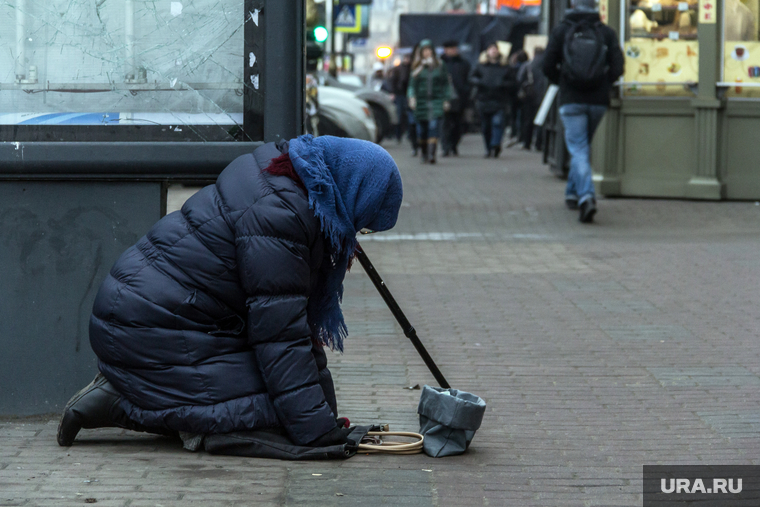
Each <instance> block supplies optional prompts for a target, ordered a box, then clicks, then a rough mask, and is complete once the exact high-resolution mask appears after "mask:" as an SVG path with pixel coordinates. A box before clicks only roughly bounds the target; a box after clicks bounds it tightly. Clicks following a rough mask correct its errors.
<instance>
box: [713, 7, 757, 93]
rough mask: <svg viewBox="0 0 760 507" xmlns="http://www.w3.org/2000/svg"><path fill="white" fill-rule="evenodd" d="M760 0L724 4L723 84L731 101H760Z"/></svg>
mask: <svg viewBox="0 0 760 507" xmlns="http://www.w3.org/2000/svg"><path fill="white" fill-rule="evenodd" d="M759 14H760V0H746V1H745V0H724V15H723V23H724V26H723V40H724V43H723V82H722V83H720V85H722V86H723V87H725V88H726V96H727V97H729V98H731V99H741V98H750V99H751V98H754V99H757V98H760V42H758V30H759V29H760V23H758V21H759V20H758V15H759Z"/></svg>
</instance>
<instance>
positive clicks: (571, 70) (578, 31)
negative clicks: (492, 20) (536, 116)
mask: <svg viewBox="0 0 760 507" xmlns="http://www.w3.org/2000/svg"><path fill="white" fill-rule="evenodd" d="M572 7H573V9H572V10H571V11H570V12H569V13H568V14H567V15H566V16H565V18H564V19H563V20H562V22H561V23H560V25H559V26H557V27H556V28H555V29H554V30H553V31H552V33H551V36H550V37H549V43H548V44H547V47H546V52H545V54H544V73H545V74H546V77H547V78H549V80H550V81H551V82H553V83H558V84H559V115H560V118H561V119H562V124H563V125H564V127H565V144H566V145H567V150H568V151H569V152H570V173H569V175H568V178H567V189H566V190H565V203H566V204H567V206H568V207H569V208H570V209H580V216H579V218H580V221H581V222H584V223H590V222H593V220H594V215H595V214H596V194H595V192H594V183H593V181H592V175H591V162H590V159H589V155H590V153H589V151H590V145H591V140H592V139H593V137H594V132H595V131H596V128H597V127H598V126H599V122H600V121H601V120H602V117H603V116H604V113H605V112H606V111H607V108H608V107H609V105H610V92H611V91H612V85H613V83H614V82H615V81H616V80H617V79H618V78H619V77H620V76H621V75H622V74H623V52H622V51H621V50H620V44H619V43H618V39H617V35H616V34H615V32H614V31H613V30H612V28H610V27H608V26H606V25H604V24H603V23H602V21H601V19H600V17H599V12H598V11H597V10H596V2H595V0H573V1H572Z"/></svg>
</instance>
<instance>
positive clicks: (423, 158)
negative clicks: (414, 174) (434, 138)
mask: <svg viewBox="0 0 760 507" xmlns="http://www.w3.org/2000/svg"><path fill="white" fill-rule="evenodd" d="M419 145H420V151H421V154H420V163H421V164H426V163H427V161H428V143H427V139H422V140H420V141H419Z"/></svg>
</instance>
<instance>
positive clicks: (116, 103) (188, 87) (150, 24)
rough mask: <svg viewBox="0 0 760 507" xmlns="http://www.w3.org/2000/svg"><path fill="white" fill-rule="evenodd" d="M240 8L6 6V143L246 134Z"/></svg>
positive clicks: (1, 41)
mask: <svg viewBox="0 0 760 507" xmlns="http://www.w3.org/2000/svg"><path fill="white" fill-rule="evenodd" d="M244 10H245V9H244V4H243V0H181V1H169V0H166V1H161V2H155V1H151V0H121V1H115V2H108V1H97V2H96V1H91V0H9V1H6V2H0V49H2V51H0V134H2V135H0V138H2V139H0V140H8V139H5V138H6V137H7V135H6V134H7V133H8V132H11V133H12V134H13V136H15V137H14V138H15V139H16V140H19V139H21V140H71V141H74V140H79V141H88V140H165V141H204V140H209V141H235V140H242V137H241V136H240V131H241V125H242V122H243V108H244V97H243V95H244V94H243V72H244V59H243V53H244V24H245V23H244V22H245V17H244ZM246 63H247V62H246ZM42 127H44V129H43V128H42ZM35 129H36V130H35ZM43 130H44V131H45V132H46V133H45V134H44V135H41V134H39V135H38V134H35V133H34V132H35V131H38V132H42V131H43Z"/></svg>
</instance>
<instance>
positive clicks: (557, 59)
mask: <svg viewBox="0 0 760 507" xmlns="http://www.w3.org/2000/svg"><path fill="white" fill-rule="evenodd" d="M579 21H590V22H600V19H599V13H598V12H582V11H578V12H574V11H571V12H570V13H569V14H567V16H565V19H563V20H562V23H560V24H559V25H558V26H557V27H556V28H555V29H554V30H552V33H551V35H550V36H549V43H548V44H547V45H546V51H545V52H544V64H543V65H544V74H546V77H547V78H549V81H551V82H552V83H556V84H559V105H560V106H562V105H565V104H594V105H601V106H609V105H610V92H611V91H612V84H613V83H614V82H615V81H617V79H618V78H619V77H620V76H622V75H623V65H624V58H623V51H622V50H621V49H620V43H619V42H618V38H617V34H616V33H615V31H614V30H613V29H612V28H610V27H608V26H607V25H602V27H601V29H602V31H603V33H604V40H605V43H606V44H607V66H608V71H607V81H605V82H604V83H603V84H602V85H601V86H600V87H599V88H596V89H594V90H579V89H577V88H574V87H572V86H571V85H569V84H568V83H567V82H566V80H565V77H564V75H563V74H562V60H563V54H564V46H565V37H566V36H567V31H568V30H570V28H571V27H572V26H573V24H575V23H578V22H579Z"/></svg>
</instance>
